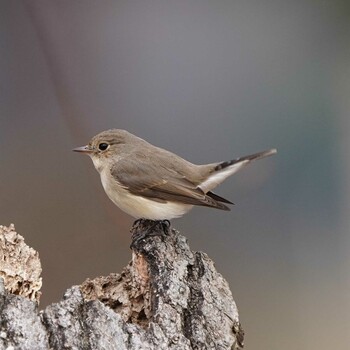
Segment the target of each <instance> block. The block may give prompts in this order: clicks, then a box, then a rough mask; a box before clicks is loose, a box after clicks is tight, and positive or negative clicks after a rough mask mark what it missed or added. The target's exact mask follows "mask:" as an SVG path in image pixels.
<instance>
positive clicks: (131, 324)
mask: <svg viewBox="0 0 350 350" xmlns="http://www.w3.org/2000/svg"><path fill="white" fill-rule="evenodd" d="M132 233H133V244H132V261H131V262H130V263H129V265H128V266H127V267H125V269H124V270H123V272H122V273H121V274H116V273H114V274H111V275H109V276H106V277H98V278H95V279H92V280H91V279H88V280H86V281H85V282H84V283H83V284H82V285H81V286H75V287H72V288H71V289H69V290H68V291H67V292H66V293H65V295H64V297H63V300H62V301H60V302H59V303H57V304H52V305H50V306H48V307H47V308H46V309H45V310H43V311H41V312H39V313H38V310H37V306H36V303H35V302H33V301H31V300H29V299H27V298H24V297H22V296H15V295H13V294H11V293H15V294H16V291H13V290H11V293H10V292H9V291H7V290H6V286H5V287H4V286H2V287H1V286H0V321H1V322H0V349H11V346H12V347H13V348H12V349H113V350H114V349H117V350H119V349H144V350H147V349H174V350H175V349H178V350H186V349H222V350H224V349H230V350H231V349H236V348H238V347H239V346H242V345H243V331H242V329H241V327H240V323H239V319H238V312H237V308H236V305H235V302H234V300H233V299H232V295H231V292H230V290H229V287H228V284H227V282H226V281H225V280H224V278H223V277H222V276H221V275H220V274H219V273H218V272H217V271H216V270H215V268H214V264H213V262H212V261H211V260H210V259H209V258H208V257H207V255H206V254H204V253H201V252H192V251H191V250H190V248H189V246H188V243H187V240H186V239H185V237H183V236H181V235H180V234H179V233H178V232H177V231H175V230H170V229H169V228H168V227H167V226H166V225H165V223H157V224H155V223H154V222H150V221H145V220H142V221H139V222H138V224H137V225H135V226H134V227H133V229H132ZM0 235H1V232H0ZM1 249H3V247H1ZM0 270H1V268H0ZM17 294H19V293H17Z"/></svg>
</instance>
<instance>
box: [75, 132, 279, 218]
mask: <svg viewBox="0 0 350 350" xmlns="http://www.w3.org/2000/svg"><path fill="white" fill-rule="evenodd" d="M73 151H75V152H80V153H84V154H87V155H88V156H90V158H91V159H92V162H93V164H94V166H95V168H96V170H97V171H98V172H99V174H100V177H101V182H102V186H103V188H104V190H105V192H106V194H107V196H108V197H109V198H110V199H111V200H112V202H113V203H114V204H116V205H117V206H118V207H119V208H120V209H121V210H123V211H124V212H126V213H127V214H129V215H131V216H132V217H134V218H136V219H146V220H152V221H164V220H165V221H169V220H171V219H174V218H179V217H181V216H183V215H184V214H186V213H187V212H189V211H190V210H191V209H192V208H193V207H194V206H204V207H209V208H215V209H221V210H226V211H228V210H230V208H229V205H232V204H233V203H232V202H231V201H229V200H227V199H225V198H223V197H221V196H219V195H217V194H215V193H214V192H212V190H213V189H214V188H215V187H217V186H218V185H220V184H221V183H222V182H223V181H224V180H226V178H228V177H229V176H231V175H233V174H235V173H236V172H237V171H239V170H240V169H242V168H243V167H245V166H246V165H247V164H249V163H250V162H252V161H253V160H257V159H261V158H265V157H268V156H271V155H273V154H275V153H276V152H277V150H276V149H274V148H273V149H269V150H266V151H263V152H259V153H255V154H251V155H248V156H244V157H240V158H236V159H233V160H229V161H223V162H216V163H210V164H204V165H196V164H193V163H191V162H189V161H187V160H185V159H183V158H182V157H180V156H178V155H176V154H175V153H172V152H169V151H167V150H165V149H162V148H160V147H156V146H153V145H152V144H150V143H148V142H147V141H145V140H143V139H142V138H140V137H138V136H135V135H133V134H131V133H130V132H128V131H126V130H122V129H110V130H106V131H102V132H101V133H99V134H97V135H96V136H94V137H93V138H92V139H91V140H90V142H89V143H88V144H87V145H86V146H82V147H78V148H75V149H73Z"/></svg>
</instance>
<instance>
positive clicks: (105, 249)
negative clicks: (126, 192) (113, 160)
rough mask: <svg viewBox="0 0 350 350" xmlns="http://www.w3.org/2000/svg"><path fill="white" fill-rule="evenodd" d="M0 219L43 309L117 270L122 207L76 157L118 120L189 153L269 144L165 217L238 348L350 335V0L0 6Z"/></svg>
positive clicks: (123, 260) (331, 343)
mask: <svg viewBox="0 0 350 350" xmlns="http://www.w3.org/2000/svg"><path fill="white" fill-rule="evenodd" d="M0 89H1V91H0V169H1V171H0V224H2V225H9V224H10V223H12V222H13V223H14V224H15V226H16V229H17V231H18V232H19V233H20V234H22V235H24V237H25V240H26V242H27V243H28V244H29V245H30V246H32V247H34V248H35V249H36V250H38V251H39V253H40V257H41V261H42V265H43V283H44V286H43V295H42V303H41V306H42V307H44V306H46V305H47V304H48V303H52V302H55V301H58V300H60V298H61V296H62V294H63V293H64V291H65V290H66V288H68V287H70V286H71V285H74V284H80V283H81V282H82V281H83V280H84V279H85V278H87V277H95V276H99V275H106V274H108V273H110V272H119V271H121V269H122V268H123V266H125V265H126V264H127V263H128V261H129V259H130V257H131V254H130V250H129V244H130V234H129V229H130V227H131V225H132V223H133V218H131V217H129V216H128V215H126V214H124V213H122V212H121V211H120V210H119V209H118V208H117V207H116V206H114V205H113V203H112V202H110V200H109V199H108V198H107V196H106V195H105V193H104V191H103V189H102V186H101V183H100V179H99V175H98V173H97V172H96V170H95V169H94V167H93V164H92V162H91V160H90V159H89V158H88V157H84V156H82V155H79V154H76V153H73V152H71V149H72V148H74V147H76V146H82V145H85V144H86V143H87V142H88V141H89V139H90V138H91V137H92V136H93V135H95V134H97V133H98V132H100V131H102V130H105V129H109V128H123V129H127V130H128V131H130V132H132V133H135V134H137V135H138V136H140V137H142V138H145V139H146V140H148V141H149V142H151V143H153V144H155V145H157V146H160V147H163V148H166V149H168V150H171V151H173V152H176V153H178V154H179V155H181V156H183V157H184V158H186V159H188V160H190V161H192V162H194V163H209V162H215V161H220V160H228V159H232V158H235V157H238V156H242V155H246V154H249V153H254V152H257V151H261V150H264V149H267V148H271V147H276V148H278V152H279V153H278V154H277V155H276V156H274V157H272V158H268V159H265V160H262V161H259V162H257V163H255V164H252V165H251V166H249V167H247V168H245V169H244V170H243V171H242V172H240V173H238V174H237V175H235V176H234V177H232V178H230V179H229V180H227V181H226V182H225V184H223V185H221V186H220V187H219V188H218V189H217V190H216V192H217V193H218V194H219V195H222V196H224V197H227V198H228V199H230V200H232V201H233V202H235V203H236V206H234V207H233V209H232V211H231V212H229V213H228V212H221V211H217V210H212V209H206V208H196V209H194V210H193V211H192V212H191V213H189V214H188V215H187V216H185V217H183V218H181V219H177V220H174V221H173V226H174V227H176V228H177V229H179V230H180V231H181V232H182V233H183V234H184V235H186V236H187V237H188V239H189V242H190V244H191V247H192V249H194V250H201V251H204V252H206V253H207V254H208V255H209V256H210V257H211V258H212V259H213V260H214V261H215V263H216V267H217V269H218V270H219V271H220V272H221V273H222V274H223V275H224V277H225V278H226V279H227V280H228V281H229V284H230V287H231V290H232V293H233V296H234V299H235V301H236V302H237V305H238V308H239V311H240V318H241V321H242V324H243V327H244V329H245V331H246V341H245V343H246V349H269V350H281V349H283V350H288V349H308V350H316V349H317V350H319V349H329V348H332V349H348V348H349V344H350V299H349V298H350V273H349V271H350V270H349V267H350V254H349V251H350V239H349V226H350V225H349V220H350V219H349V209H350V159H349V150H350V140H349V131H350V4H349V2H348V1H347V0H343V1H342V0H328V1H327V0H325V1H321V0H318V1H316V0H295V1H286V0H282V1H281V0H279V1H277V0H245V1H242V0H215V1H214V0H211V1H207V0H200V1H199V0H177V1H171V0H148V1H144V0H131V1H126V0H123V1H122V0H120V1H119V0H113V1H112V0H104V1H92V0H84V1H83V0H75V1H72V0H59V1H58V0H57V1H53V0H51V1H48V0H30V1H20V0H2V1H1V2H0Z"/></svg>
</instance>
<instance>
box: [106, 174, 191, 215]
mask: <svg viewBox="0 0 350 350" xmlns="http://www.w3.org/2000/svg"><path fill="white" fill-rule="evenodd" d="M101 180H102V185H103V187H104V189H105V191H106V193H107V195H108V197H109V198H110V199H111V201H112V202H113V203H114V204H115V205H117V206H118V207H119V208H120V209H121V210H123V211H124V212H126V213H127V214H129V215H131V216H133V217H134V218H136V219H140V218H144V219H149V220H167V219H168V220H170V219H174V218H178V217H180V216H182V215H184V214H186V213H187V212H188V211H189V210H191V209H192V207H193V205H189V204H182V203H177V202H166V203H161V202H156V201H153V200H151V199H147V198H145V197H141V196H136V195H134V194H132V193H130V192H129V191H127V190H126V189H124V188H123V187H121V186H119V185H116V184H114V186H113V187H111V186H110V185H109V181H104V178H103V177H101Z"/></svg>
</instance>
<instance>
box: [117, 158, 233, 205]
mask: <svg viewBox="0 0 350 350" xmlns="http://www.w3.org/2000/svg"><path fill="white" fill-rule="evenodd" d="M111 175H112V176H113V177H114V178H115V180H116V181H118V182H119V183H120V185H121V186H123V187H124V188H125V189H127V190H128V191H129V192H130V193H132V194H134V195H138V196H142V197H145V198H148V199H151V200H154V201H157V202H163V203H166V202H167V201H174V202H178V203H183V204H190V205H201V206H207V207H212V208H217V209H222V210H230V209H229V208H228V207H227V206H226V205H224V204H222V203H220V202H218V201H217V200H215V198H212V197H210V196H208V195H206V194H205V193H204V192H203V190H202V189H200V188H199V187H198V186H197V185H196V184H194V183H193V182H191V181H190V180H189V179H187V178H186V177H185V176H183V175H181V174H179V173H178V172H177V171H176V170H175V169H171V168H170V167H166V166H164V165H163V166H162V167H160V166H156V165H155V164H153V163H152V162H149V161H145V160H143V159H136V160H131V159H130V158H129V159H122V160H119V161H118V162H116V163H115V164H114V165H113V167H112V168H111Z"/></svg>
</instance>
